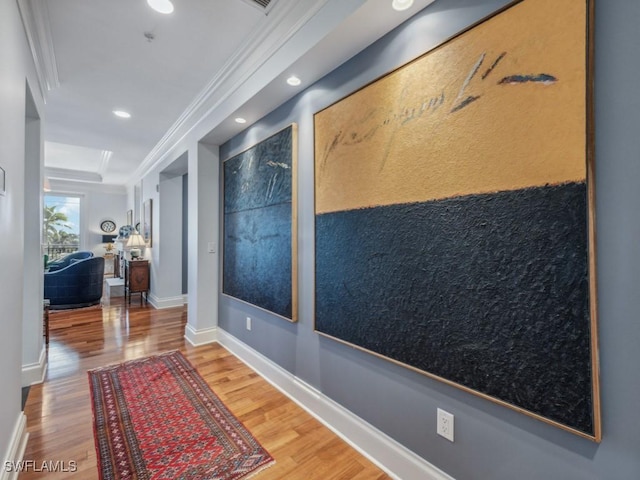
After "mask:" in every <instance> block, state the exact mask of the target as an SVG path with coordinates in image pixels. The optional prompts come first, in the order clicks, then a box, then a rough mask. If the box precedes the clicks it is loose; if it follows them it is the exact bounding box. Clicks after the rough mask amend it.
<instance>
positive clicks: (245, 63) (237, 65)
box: [127, 0, 330, 183]
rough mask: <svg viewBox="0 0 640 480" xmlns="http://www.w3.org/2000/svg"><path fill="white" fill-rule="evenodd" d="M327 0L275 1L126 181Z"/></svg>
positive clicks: (176, 139)
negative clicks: (262, 24)
mask: <svg viewBox="0 0 640 480" xmlns="http://www.w3.org/2000/svg"><path fill="white" fill-rule="evenodd" d="M329 1H330V0H321V1H311V0H307V1H300V0H278V4H277V8H274V9H272V10H271V11H270V12H269V15H267V17H266V18H267V25H266V26H265V28H262V29H258V30H256V31H255V32H254V34H253V35H252V36H250V37H249V38H248V39H247V41H245V42H244V44H243V45H242V47H240V48H239V49H238V50H237V51H236V53H235V54H234V55H232V56H231V57H230V58H229V60H227V62H226V63H225V65H224V66H223V67H222V68H221V69H220V70H219V71H218V73H217V74H216V75H215V76H214V77H213V78H212V79H211V81H210V82H209V83H208V84H207V86H206V87H205V88H204V89H203V90H202V91H201V92H200V93H199V94H198V95H197V96H196V98H195V99H194V100H193V101H192V102H191V104H190V105H189V106H188V107H187V108H186V110H185V111H184V112H183V113H182V115H180V117H178V120H176V122H175V123H174V124H173V125H172V126H171V128H169V130H168V131H167V132H166V133H165V135H164V136H163V137H162V138H161V139H160V141H159V142H158V143H157V144H156V145H155V146H154V148H153V149H152V150H151V151H150V152H149V154H148V155H147V156H146V157H145V159H144V160H143V161H142V163H141V164H140V165H139V166H138V168H137V169H136V170H135V171H134V172H133V174H132V175H131V177H130V179H129V181H128V182H127V183H132V182H134V181H136V179H138V178H142V177H143V176H144V175H146V174H147V173H148V172H149V171H151V170H152V169H153V168H155V167H156V166H157V165H158V164H159V163H160V162H161V161H163V160H164V157H165V156H166V155H167V154H168V153H169V151H170V149H171V147H172V146H173V145H175V144H176V143H178V142H179V141H180V140H182V139H183V138H184V137H185V136H186V135H187V134H188V133H189V132H190V131H191V130H192V129H193V128H194V127H195V126H196V125H198V123H199V122H200V121H201V120H202V119H203V118H204V117H205V115H206V114H208V113H209V112H211V111H213V110H215V109H216V108H217V107H219V106H220V105H221V104H222V103H223V102H225V101H226V100H227V99H229V98H230V97H231V96H233V95H234V94H235V93H236V92H237V91H238V89H239V88H240V87H242V85H243V84H244V83H245V82H246V81H247V80H248V79H249V78H250V77H251V75H253V74H254V73H255V72H256V71H257V70H258V69H259V68H260V67H261V66H262V65H264V64H265V63H266V62H267V61H268V60H269V59H271V58H272V57H273V56H274V55H275V54H276V53H277V52H278V51H279V50H280V49H281V48H282V47H283V46H284V45H285V44H286V43H287V42H288V41H289V40H291V39H292V37H293V36H294V35H295V34H296V33H297V32H298V31H299V30H300V29H301V28H302V27H303V26H304V25H305V24H307V22H309V21H310V20H311V19H312V18H313V17H314V16H315V15H316V14H317V13H318V12H319V11H320V10H321V9H322V8H323V7H324V6H325V5H326V4H327V3H328V2H329Z"/></svg>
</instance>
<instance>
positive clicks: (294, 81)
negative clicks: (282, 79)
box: [287, 75, 302, 87]
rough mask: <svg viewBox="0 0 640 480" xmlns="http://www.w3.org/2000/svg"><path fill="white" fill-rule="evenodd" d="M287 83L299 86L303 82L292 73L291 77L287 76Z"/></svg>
mask: <svg viewBox="0 0 640 480" xmlns="http://www.w3.org/2000/svg"><path fill="white" fill-rule="evenodd" d="M287 83H288V84H289V85H291V86H292V87H297V86H298V85H300V84H301V83H302V80H300V79H299V78H298V77H296V76H295V75H291V76H290V77H289V78H287Z"/></svg>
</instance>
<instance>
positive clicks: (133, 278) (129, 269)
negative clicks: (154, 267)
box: [124, 259, 149, 304]
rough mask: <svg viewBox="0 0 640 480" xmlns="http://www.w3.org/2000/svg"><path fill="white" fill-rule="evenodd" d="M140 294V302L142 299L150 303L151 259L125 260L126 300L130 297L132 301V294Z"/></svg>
mask: <svg viewBox="0 0 640 480" xmlns="http://www.w3.org/2000/svg"><path fill="white" fill-rule="evenodd" d="M132 293H139V294H140V304H142V299H143V298H144V302H145V303H148V299H147V297H148V295H149V261H148V260H129V259H125V260H124V301H125V302H126V301H127V296H128V297H129V303H131V294H132Z"/></svg>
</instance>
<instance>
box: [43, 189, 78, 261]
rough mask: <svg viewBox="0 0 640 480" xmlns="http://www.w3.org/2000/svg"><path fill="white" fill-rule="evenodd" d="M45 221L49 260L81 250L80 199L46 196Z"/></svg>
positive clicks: (45, 238)
mask: <svg viewBox="0 0 640 480" xmlns="http://www.w3.org/2000/svg"><path fill="white" fill-rule="evenodd" d="M43 219H44V225H43V229H44V240H45V252H44V253H46V254H47V255H48V256H49V260H55V259H57V258H59V257H61V256H64V255H66V254H67V253H72V252H75V251H77V250H79V249H80V197H73V196H68V195H45V196H44V214H43Z"/></svg>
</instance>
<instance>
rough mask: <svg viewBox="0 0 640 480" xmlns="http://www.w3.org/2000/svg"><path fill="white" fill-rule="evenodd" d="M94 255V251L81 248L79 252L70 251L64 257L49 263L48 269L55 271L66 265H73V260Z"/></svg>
mask: <svg viewBox="0 0 640 480" xmlns="http://www.w3.org/2000/svg"><path fill="white" fill-rule="evenodd" d="M91 257H93V252H89V251H85V250H79V251H77V252H73V253H70V254H68V255H65V256H64V257H62V258H60V259H58V260H54V261H52V262H49V263H47V265H46V269H47V271H48V272H55V271H56V270H62V269H63V268H65V267H68V266H69V265H71V261H72V260H82V259H84V258H91Z"/></svg>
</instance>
